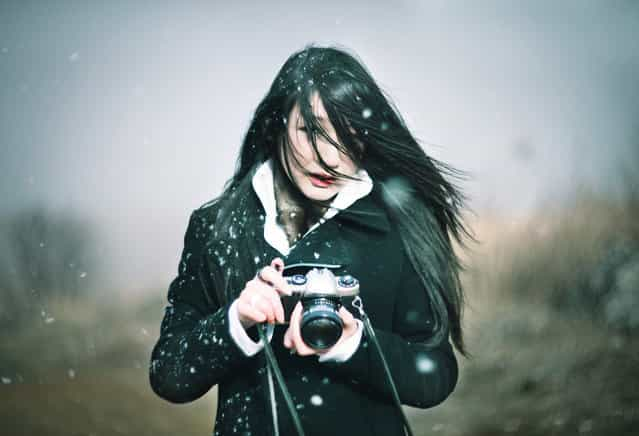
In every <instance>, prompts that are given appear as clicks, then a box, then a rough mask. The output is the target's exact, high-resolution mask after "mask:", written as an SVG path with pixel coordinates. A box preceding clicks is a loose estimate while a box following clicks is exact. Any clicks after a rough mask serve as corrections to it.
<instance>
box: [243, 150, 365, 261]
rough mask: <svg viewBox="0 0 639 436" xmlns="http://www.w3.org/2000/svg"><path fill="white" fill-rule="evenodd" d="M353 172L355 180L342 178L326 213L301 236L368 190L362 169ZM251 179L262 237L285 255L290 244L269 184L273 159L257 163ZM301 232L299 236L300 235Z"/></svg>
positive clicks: (272, 189)
mask: <svg viewBox="0 0 639 436" xmlns="http://www.w3.org/2000/svg"><path fill="white" fill-rule="evenodd" d="M355 176H356V177H357V178H358V179H359V180H347V181H346V182H345V184H344V187H343V188H342V189H341V190H340V191H339V192H338V194H337V195H336V196H335V198H334V199H333V201H332V202H331V204H330V206H329V208H328V209H327V210H326V213H324V215H323V216H322V218H320V220H319V221H318V222H316V223H315V224H313V225H312V226H311V227H310V228H309V229H308V230H307V231H306V233H305V234H304V236H306V235H307V234H309V233H310V232H312V231H313V230H315V229H316V228H317V227H318V226H319V225H320V224H322V223H323V222H324V221H326V220H327V219H330V218H332V217H334V216H335V215H336V214H337V213H338V212H339V211H340V210H342V209H346V208H348V207H349V206H350V205H352V204H353V203H355V202H356V201H357V200H359V199H360V198H363V197H365V196H367V195H368V194H369V193H370V192H371V191H372V189H373V181H372V180H371V178H370V176H369V175H368V173H367V172H366V170H364V169H360V170H358V171H357V173H356V174H355ZM251 183H252V185H253V190H255V193H256V194H257V197H258V198H259V199H260V201H261V202H262V206H263V207H264V211H265V213H266V216H265V217H264V240H265V241H266V242H268V243H269V245H271V246H272V247H273V248H275V249H276V250H277V251H279V252H280V253H282V255H284V256H288V254H289V253H290V251H291V249H292V248H293V247H292V246H290V245H289V243H288V238H287V237H286V232H285V231H284V229H283V228H282V227H281V226H280V225H279V224H278V223H277V206H276V204H275V189H274V186H273V161H272V160H271V159H269V160H267V161H266V162H264V163H263V164H262V165H260V167H259V168H258V169H257V170H256V171H255V174H254V175H253V179H252V180H251ZM304 236H302V238H301V239H304ZM301 239H300V240H301ZM298 242H299V241H298Z"/></svg>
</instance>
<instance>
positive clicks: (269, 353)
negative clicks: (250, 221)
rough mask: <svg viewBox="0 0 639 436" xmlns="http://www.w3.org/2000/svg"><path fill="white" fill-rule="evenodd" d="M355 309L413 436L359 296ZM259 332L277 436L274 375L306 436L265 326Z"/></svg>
mask: <svg viewBox="0 0 639 436" xmlns="http://www.w3.org/2000/svg"><path fill="white" fill-rule="evenodd" d="M352 305H353V307H355V308H356V309H357V310H358V311H359V314H360V316H361V319H362V323H363V324H364V329H365V330H366V334H367V335H368V337H369V338H370V340H371V341H372V342H373V345H374V348H375V350H376V351H377V354H378V355H379V358H380V360H381V362H382V366H383V367H384V373H385V374H386V379H387V381H388V385H389V387H390V390H391V393H392V396H393V401H394V403H395V406H396V407H397V410H398V412H399V414H400V416H401V418H402V421H403V424H404V433H405V434H406V435H407V436H413V432H412V430H411V428H410V425H409V424H408V418H406V414H405V413H404V410H403V409H402V404H401V401H400V399H399V393H398V392H397V387H396V386H395V382H394V381H393V376H392V375H391V372H390V368H389V367H388V363H387V362H386V358H385V357H384V353H383V351H382V347H381V346H380V345H379V341H378V340H377V336H376V335H375V330H374V329H373V325H372V324H371V321H370V319H369V318H368V315H366V312H364V303H363V302H362V299H361V298H360V297H359V296H357V297H355V298H354V299H353V302H352ZM257 332H258V334H259V336H260V339H261V340H262V343H263V344H264V353H265V355H266V366H267V368H266V369H267V377H268V388H269V398H270V401H271V414H272V418H273V431H274V434H275V436H279V425H278V420H277V404H276V402H275V387H274V386H273V385H274V384H275V383H273V375H275V379H276V381H277V385H278V386H279V387H280V390H281V391H282V396H283V397H284V400H285V401H286V406H287V408H288V410H289V413H290V414H291V418H293V424H294V425H295V430H296V431H297V434H298V435H299V436H304V429H303V428H302V422H301V420H300V417H299V415H298V413H297V410H296V409H295V405H294V404H293V398H292V397H291V394H290V392H289V391H288V388H287V387H286V383H285V382H284V377H283V376H282V372H281V370H280V367H279V365H278V364H277V359H276V358H275V354H274V353H273V349H272V348H271V343H270V342H269V341H268V339H267V337H266V332H265V331H264V325H262V324H258V325H257Z"/></svg>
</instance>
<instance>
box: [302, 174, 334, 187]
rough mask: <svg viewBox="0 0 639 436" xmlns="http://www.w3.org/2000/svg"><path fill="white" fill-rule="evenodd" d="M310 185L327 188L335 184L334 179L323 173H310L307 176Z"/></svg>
mask: <svg viewBox="0 0 639 436" xmlns="http://www.w3.org/2000/svg"><path fill="white" fill-rule="evenodd" d="M308 177H309V179H310V180H311V184H312V185H313V186H316V187H318V188H328V187H329V186H331V185H332V184H333V183H335V177H333V176H331V175H330V174H324V173H311V174H309V175H308Z"/></svg>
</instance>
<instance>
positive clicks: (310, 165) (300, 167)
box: [280, 92, 358, 201]
mask: <svg viewBox="0 0 639 436" xmlns="http://www.w3.org/2000/svg"><path fill="white" fill-rule="evenodd" d="M311 106H312V108H313V114H315V116H316V117H317V120H318V122H319V123H320V124H321V125H322V127H323V128H324V130H325V131H326V133H328V135H329V136H330V138H331V139H332V140H333V141H335V142H337V143H339V142H338V139H337V133H336V132H335V128H334V127H333V125H332V124H331V122H330V121H329V119H328V115H327V114H326V110H325V109H324V104H323V103H322V100H321V99H320V98H319V94H318V93H317V92H315V93H314V94H312V97H311ZM288 120H289V121H288V123H287V133H288V137H289V141H290V144H291V150H290V151H291V152H292V153H294V154H295V157H294V158H293V157H291V156H289V157H288V164H289V167H290V173H289V174H288V175H289V177H290V178H291V180H292V181H293V182H294V183H295V184H296V185H297V187H298V188H299V189H300V191H302V193H303V194H304V195H305V196H306V197H307V198H309V199H311V200H319V201H325V200H329V199H331V198H333V197H334V196H335V195H337V193H338V192H339V191H340V190H341V189H342V188H343V186H344V183H345V182H347V181H348V179H339V178H335V177H333V176H331V175H330V174H329V173H327V172H326V171H325V170H324V168H322V165H321V163H320V161H319V159H318V158H317V155H316V153H315V150H314V149H313V144H312V142H311V137H310V135H311V132H309V131H307V129H306V126H305V125H304V118H302V116H301V114H300V108H299V105H298V104H297V103H296V104H295V106H293V109H292V110H291V113H290V114H289V117H288ZM315 143H316V144H317V151H318V152H319V154H320V155H321V157H322V160H323V161H324V163H325V164H326V165H327V166H328V167H330V168H331V169H333V170H335V171H337V172H338V173H340V174H345V175H348V176H353V175H355V173H356V172H357V170H358V168H357V166H356V165H355V163H354V162H353V161H352V160H351V158H350V157H348V156H347V155H346V154H344V153H343V152H342V151H340V150H339V149H337V148H336V147H335V146H334V145H333V144H331V143H330V142H328V141H327V140H326V139H325V138H324V137H322V136H321V135H319V134H318V135H316V137H315ZM280 158H284V156H280Z"/></svg>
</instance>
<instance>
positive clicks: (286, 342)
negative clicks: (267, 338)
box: [284, 328, 293, 348]
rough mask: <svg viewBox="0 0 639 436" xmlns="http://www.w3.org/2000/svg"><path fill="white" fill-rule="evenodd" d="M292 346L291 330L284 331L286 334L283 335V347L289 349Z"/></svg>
mask: <svg viewBox="0 0 639 436" xmlns="http://www.w3.org/2000/svg"><path fill="white" fill-rule="evenodd" d="M292 346H293V341H291V329H290V328H289V329H286V333H284V347H286V348H291V347H292Z"/></svg>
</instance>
